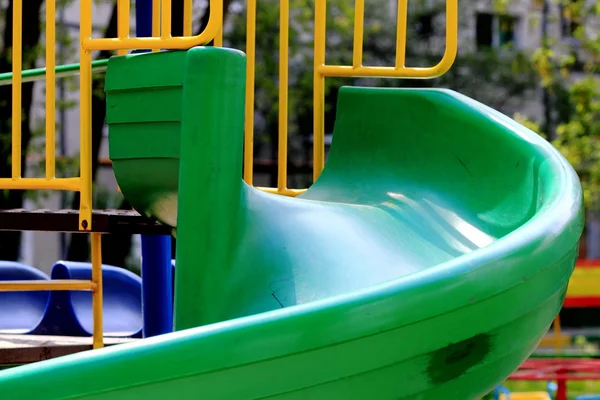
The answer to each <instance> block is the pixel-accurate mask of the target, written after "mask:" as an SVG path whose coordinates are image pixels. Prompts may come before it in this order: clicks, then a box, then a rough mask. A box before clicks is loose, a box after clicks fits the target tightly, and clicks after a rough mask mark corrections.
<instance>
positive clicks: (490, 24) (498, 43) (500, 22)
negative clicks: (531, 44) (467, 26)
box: [475, 12, 518, 50]
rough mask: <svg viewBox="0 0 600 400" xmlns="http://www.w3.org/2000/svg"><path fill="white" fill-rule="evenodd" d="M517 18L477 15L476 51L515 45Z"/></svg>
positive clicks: (486, 14)
mask: <svg viewBox="0 0 600 400" xmlns="http://www.w3.org/2000/svg"><path fill="white" fill-rule="evenodd" d="M517 22H518V20H517V18H516V17H513V16H511V15H499V14H492V13H483V12H482V13H477V18H476V28H475V30H476V35H475V36H476V41H477V50H486V49H499V48H504V47H508V46H514V45H516V35H515V31H516V28H517Z"/></svg>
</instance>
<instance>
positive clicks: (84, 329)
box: [32, 261, 143, 337]
mask: <svg viewBox="0 0 600 400" xmlns="http://www.w3.org/2000/svg"><path fill="white" fill-rule="evenodd" d="M91 275H92V268H91V265H90V264H89V263H79V262H66V261H59V262H57V263H56V264H54V266H53V267H52V273H51V276H50V277H51V279H53V280H54V279H55V280H62V279H64V280H70V279H74V280H88V279H90V278H91ZM102 281H103V299H104V301H103V304H102V306H103V315H104V318H103V323H104V324H103V328H102V331H103V334H104V336H110V337H141V333H142V326H143V324H142V280H141V279H140V277H138V276H137V275H135V274H134V273H132V272H129V271H127V270H124V269H122V268H118V267H113V266H112V265H103V266H102ZM32 333H33V334H37V335H67V336H91V335H92V333H93V313H92V296H91V294H90V293H88V292H81V291H73V292H70V291H54V292H51V293H50V299H49V301H48V306H47V307H46V311H45V313H44V318H43V319H42V321H41V322H40V324H39V325H38V326H37V327H36V328H35V329H34V330H33V332H32Z"/></svg>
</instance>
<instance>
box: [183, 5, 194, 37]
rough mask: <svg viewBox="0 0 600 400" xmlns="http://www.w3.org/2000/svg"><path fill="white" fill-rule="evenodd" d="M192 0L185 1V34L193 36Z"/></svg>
mask: <svg viewBox="0 0 600 400" xmlns="http://www.w3.org/2000/svg"><path fill="white" fill-rule="evenodd" d="M192 9H193V4H192V0H184V2H183V36H192Z"/></svg>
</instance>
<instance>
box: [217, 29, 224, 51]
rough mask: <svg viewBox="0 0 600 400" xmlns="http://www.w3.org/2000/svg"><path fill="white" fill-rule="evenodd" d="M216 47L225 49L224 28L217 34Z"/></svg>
mask: <svg viewBox="0 0 600 400" xmlns="http://www.w3.org/2000/svg"><path fill="white" fill-rule="evenodd" d="M215 46H216V47H223V27H222V26H221V29H219V31H218V32H217V36H215Z"/></svg>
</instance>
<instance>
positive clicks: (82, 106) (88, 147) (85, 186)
mask: <svg viewBox="0 0 600 400" xmlns="http://www.w3.org/2000/svg"><path fill="white" fill-rule="evenodd" d="M79 14H80V15H79V40H81V41H82V43H83V41H84V40H86V39H89V38H91V37H92V0H81V4H80V10H79ZM79 64H80V72H79V113H80V115H79V146H80V149H79V166H80V171H81V182H80V185H81V186H80V188H79V190H80V192H81V201H80V203H79V228H80V229H83V230H89V229H91V226H92V124H91V123H92V54H91V53H90V51H89V50H86V49H85V48H84V47H83V44H82V46H81V50H80V51H79Z"/></svg>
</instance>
